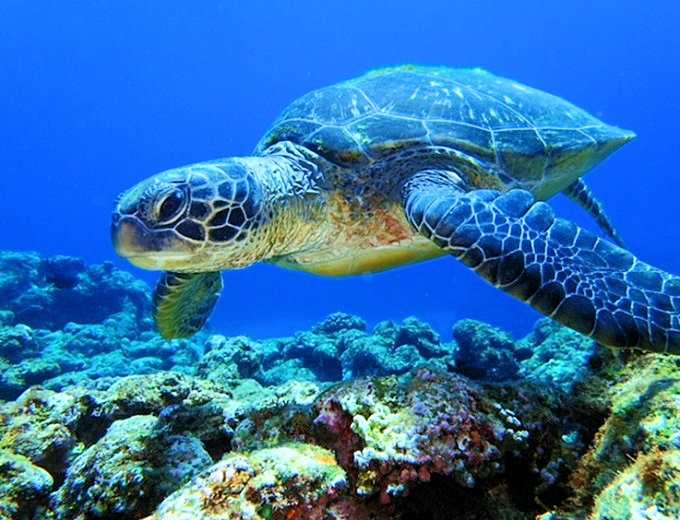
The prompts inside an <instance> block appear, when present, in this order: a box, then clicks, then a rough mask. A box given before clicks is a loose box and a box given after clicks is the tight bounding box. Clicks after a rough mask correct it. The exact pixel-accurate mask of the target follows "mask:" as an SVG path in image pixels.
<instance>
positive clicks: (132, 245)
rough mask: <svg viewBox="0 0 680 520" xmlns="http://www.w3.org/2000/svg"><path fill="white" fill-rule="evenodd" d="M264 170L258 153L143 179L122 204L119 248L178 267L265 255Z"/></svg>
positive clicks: (240, 262) (222, 264)
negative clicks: (260, 171) (261, 251)
mask: <svg viewBox="0 0 680 520" xmlns="http://www.w3.org/2000/svg"><path fill="white" fill-rule="evenodd" d="M256 170H257V159H256V158H234V159H223V160H218V161H210V162H205V163H199V164H195V165H191V166H186V167H183V168H177V169H173V170H168V171H165V172H162V173H159V174H157V175H154V176H153V177H151V178H149V179H146V180H144V181H142V182H140V183H139V184H137V185H136V186H134V187H132V188H131V189H129V190H128V191H126V192H125V193H123V194H122V195H120V197H119V199H118V201H117V203H116V208H115V210H114V212H113V217H112V224H111V238H112V240H113V244H114V247H115V249H116V252H117V253H118V254H119V255H120V256H122V257H124V258H127V259H128V260H130V262H132V263H133V264H135V265H137V266H139V267H142V268H145V269H154V270H165V271H174V272H206V271H217V270H222V269H230V268H236V267H245V266H247V265H250V264H251V263H253V262H255V261H257V260H259V259H260V258H259V257H258V252H257V250H258V247H257V246H258V240H257V235H258V232H259V231H260V228H261V225H262V222H263V212H262V206H263V197H262V190H261V187H260V186H259V183H258V182H257V180H256V178H257V175H256ZM259 242H263V241H262V240H259ZM259 249H261V247H260V248H259Z"/></svg>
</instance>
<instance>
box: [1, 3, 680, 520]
mask: <svg viewBox="0 0 680 520" xmlns="http://www.w3.org/2000/svg"><path fill="white" fill-rule="evenodd" d="M403 63H417V64H426V65H430V64H434V65H447V66H453V67H462V66H478V67H483V68H486V69H488V70H490V71H492V72H494V73H496V74H499V75H502V76H505V77H509V78H512V79H515V80H518V81H520V82H522V83H525V84H527V85H530V86H532V87H536V88H539V89H542V90H544V91H547V92H549V93H552V94H557V95H559V96H562V97H564V98H565V99H567V100H568V101H571V102H573V103H575V104H576V105H578V106H579V107H582V108H584V109H585V110H587V111H589V112H590V113H592V114H593V115H595V116H597V117H599V118H601V119H602V120H603V121H604V122H606V123H609V124H612V125H616V126H620V127H622V128H625V129H629V130H632V131H635V132H636V133H637V134H638V138H637V139H636V140H634V141H633V142H632V143H630V144H627V145H626V146H625V147H623V148H622V149H621V150H620V151H618V152H616V153H615V154H614V155H613V156H612V157H610V158H609V159H608V160H606V161H605V162H604V163H603V164H601V165H600V166H598V167H597V168H596V169H595V170H594V171H593V172H592V173H590V174H588V175H587V177H586V180H587V182H588V184H589V185H590V186H591V188H592V189H593V191H594V193H595V195H596V197H597V198H598V199H600V200H601V201H602V202H603V203H604V205H605V208H606V210H607V212H608V214H609V216H610V217H611V219H612V221H613V222H614V223H615V224H616V226H617V227H618V229H619V231H620V233H621V235H622V236H623V239H624V240H625V242H626V243H627V245H628V247H629V248H630V250H631V251H632V252H633V253H634V254H635V255H636V256H638V257H639V258H640V259H642V260H644V261H646V262H648V263H650V264H652V265H654V266H655V267H659V268H661V269H664V270H666V271H668V272H669V273H674V274H680V255H678V252H679V251H680V245H679V244H680V242H679V238H680V230H679V229H678V227H679V226H678V223H679V219H678V209H677V208H678V202H677V201H678V200H679V199H680V179H679V178H678V166H677V164H678V160H677V150H678V143H680V130H679V129H678V127H679V125H678V121H680V108H679V107H680V103H679V102H678V85H679V84H680V67H679V65H680V7H678V6H677V3H676V2H670V1H667V2H662V1H654V2H632V1H630V2H629V1H592V0H591V1H588V2H586V1H571V2H543V1H517V2H500V1H487V2H463V1H460V2H456V1H449V2H439V1H431V2H403V1H395V2H372V1H364V2H359V1H343V2H330V1H329V2H321V1H315V2H313V1H307V0H298V1H295V2H273V1H271V2H270V1H252V2H227V1H221V2H217V1H192V2H180V1H163V2H161V1H147V2H132V1H126V0H118V1H115V2H114V1H101V2H85V1H82V2H77V1H59V2H57V1H41V2H32V1H14V0H0V165H1V167H2V183H1V185H2V187H1V188H0V195H1V196H0V520H5V519H12V520H15V519H16V520H94V519H104V520H106V519H111V518H116V519H117V520H126V519H129V520H138V519H142V518H144V519H145V520H186V519H187V518H191V519H195V520H219V519H229V520H244V519H250V520H283V519H285V520H489V519H493V520H531V519H535V520H586V519H587V520H630V519H654V520H674V519H677V518H680V398H679V396H680V355H671V354H661V353H651V352H637V351H625V350H618V351H613V350H612V349H608V348H606V347H603V346H602V345H599V344H597V343H596V342H595V341H594V340H593V339H590V338H588V337H585V336H583V335H581V334H579V333H578V332H575V331H574V330H571V329H569V328H566V327H564V326H561V325H559V324H557V323H555V322H553V321H551V320H549V319H547V318H542V317H541V316H539V315H538V314H537V313H536V312H535V311H533V310H531V309H530V308H529V307H527V306H526V305H524V304H522V303H520V302H519V301H516V300H514V299H513V298H511V297H510V296H507V295H505V294H503V293H501V292H500V291H498V290H496V289H494V288H492V287H491V286H489V285H488V284H487V283H486V282H484V281H483V280H482V279H480V278H479V277H478V276H477V275H476V274H475V273H473V272H472V271H470V270H468V269H467V268H465V267H464V266H463V265H461V264H458V263H457V262H456V261H455V260H454V259H452V258H450V257H444V258H440V259H438V260H433V261H429V262H425V263H421V264H417V265H412V266H408V267H402V268H399V269H394V270H391V271H387V272H384V273H380V274H374V275H366V276H360V277H352V278H340V279H328V278H322V277H317V276H313V275H308V274H303V273H297V272H291V271H286V270H283V269H281V268H277V267H274V266H269V265H255V266H252V267H250V268H247V269H243V270H238V271H230V272H228V273H225V274H224V281H225V289H224V291H223V292H222V297H221V299H220V301H219V303H218V305H217V308H216V310H215V313H214V314H213V316H212V318H211V319H210V326H209V327H205V328H204V329H203V330H201V331H200V332H198V333H197V334H196V335H195V336H193V337H191V338H188V339H175V340H171V341H165V340H164V339H163V338H162V337H161V336H160V335H159V334H158V331H157V329H156V327H155V324H154V321H153V318H152V298H151V291H150V288H151V287H152V286H153V284H154V283H155V280H156V278H157V276H158V273H153V272H148V271H143V270H140V269H137V268H134V267H133V266H132V265H130V264H129V263H127V262H126V261H124V260H122V259H119V258H117V257H116V256H115V253H114V251H113V248H112V246H111V243H110V235H109V226H110V218H111V212H112V210H113V206H114V201H115V199H116V197H117V195H118V194H119V193H120V192H121V191H123V190H125V189H127V188H128V187H130V186H132V185H134V184H135V183H137V182H138V181H140V180H141V179H143V178H146V177H149V176H151V175H153V174H154V173H156V172H159V171H161V170H165V169H168V168H172V167H176V166H180V165H185V164H189V163H193V162H197V161H203V160H208V159H213V158H219V157H227V156H238V155H248V154H250V153H251V152H252V150H253V148H254V146H255V143H256V142H257V141H258V140H259V138H260V137H261V136H262V135H263V133H264V132H265V131H266V129H267V128H268V126H269V124H270V123H271V122H272V121H273V120H274V119H275V118H276V116H277V115H278V114H279V113H280V112H281V111H282V110H283V109H284V108H285V107H286V106H287V105H288V104H289V103H290V102H292V101H293V100H295V99H296V98H298V97H299V96H301V95H303V94H305V93H306V92H309V91H310V90H313V89H316V88H319V87H323V86H326V85H329V84H332V83H335V82H339V81H343V80H346V79H349V78H352V77H356V76H358V75H360V74H362V73H364V72H365V71H367V70H369V69H374V68H377V67H382V66H386V65H397V64H403ZM551 204H552V205H553V207H554V208H555V209H556V212H557V213H558V215H560V216H562V217H566V218H568V219H570V220H573V221H575V222H577V223H578V224H579V225H582V226H584V227H587V228H589V229H591V230H594V231H595V232H598V233H599V230H597V228H596V227H595V225H594V222H592V221H591V219H590V218H589V217H587V216H586V215H585V213H584V212H583V211H582V210H581V209H579V208H577V207H576V206H575V204H573V203H571V202H570V201H568V200H566V198H565V197H563V196H558V197H555V198H554V199H552V200H551ZM673 283H677V279H672V280H671V283H670V284H669V287H670V288H669V294H672V288H673V285H672V284H673ZM675 287H676V288H677V285H676V286H675ZM650 294H651V293H650ZM672 298H673V299H672V300H671V302H672V304H673V305H675V309H676V310H677V298H678V297H677V296H672ZM657 303H658V302H657ZM539 318H540V319H539ZM675 318H677V315H674V319H675ZM537 320H538V321H537Z"/></svg>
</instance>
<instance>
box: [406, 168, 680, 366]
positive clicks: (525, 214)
mask: <svg viewBox="0 0 680 520" xmlns="http://www.w3.org/2000/svg"><path fill="white" fill-rule="evenodd" d="M404 196H405V203H406V213H407V214H408V215H409V219H410V220H411V222H412V224H413V225H414V226H415V227H416V229H418V230H419V231H420V232H421V233H422V234H423V235H424V236H427V237H429V238H431V239H432V240H433V241H434V242H435V243H437V244H438V245H439V246H441V247H442V248H443V249H445V250H446V251H448V252H450V253H451V254H453V256H455V257H456V258H458V259H459V260H461V261H462V262H463V263H465V264H466V265H467V266H469V267H470V268H472V269H473V270H474V271H475V272H477V273H478V274H480V275H481V276H483V277H484V278H485V279H486V280H487V281H489V282H490V283H492V284H493V285H495V286H496V287H498V288H500V289H503V290H504V291H506V292H508V293H510V294H512V295H513V296H515V297H517V298H519V299H521V300H523V301H525V302H527V303H528V304H529V305H531V306H532V307H533V308H534V309H536V310H538V311H540V312H542V313H544V314H546V315H548V316H550V317H551V318H552V319H554V320H556V321H558V322H560V323H563V324H564V325H567V326H569V327H571V328H573V329H575V330H577V331H579V332H582V333H583V334H587V335H589V336H591V337H593V338H595V339H596V340H597V341H599V342H600V343H602V344H605V345H611V346H616V347H627V348H640V349H645V350H655V351H661V352H673V353H678V352H680V278H678V277H676V276H673V275H670V274H668V273H665V272H663V271H661V270H659V269H656V268H654V267H652V266H650V265H648V264H645V263H644V262H642V261H640V260H638V259H637V258H636V257H635V256H633V255H632V254H630V253H629V252H628V251H626V250H624V249H621V248H620V247H618V246H615V245H614V244H612V243H610V242H607V241H606V240H603V239H600V238H598V237H596V236H595V235H594V234H592V233H590V232H589V231H586V230H584V229H581V228H579V227H578V226H576V225H575V224H573V223H571V222H569V221H566V220H563V219H559V218H555V215H554V213H553V212H552V210H551V209H550V207H549V206H548V205H547V204H545V203H543V202H538V203H535V199H534V197H533V195H532V194H531V193H529V192H527V191H525V190H511V191H509V192H507V193H501V192H499V191H496V190H477V191H474V192H471V193H467V192H464V191H462V190H461V189H460V188H458V187H456V185H455V183H453V182H452V181H450V180H449V179H447V178H446V177H445V175H444V174H442V173H441V172H428V173H425V174H422V176H421V177H414V179H412V180H411V182H410V184H409V185H407V186H406V187H405V189H404Z"/></svg>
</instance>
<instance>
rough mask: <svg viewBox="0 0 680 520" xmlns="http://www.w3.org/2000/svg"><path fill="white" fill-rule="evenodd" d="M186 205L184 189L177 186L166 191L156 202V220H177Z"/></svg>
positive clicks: (162, 221) (164, 222) (163, 221)
mask: <svg viewBox="0 0 680 520" xmlns="http://www.w3.org/2000/svg"><path fill="white" fill-rule="evenodd" d="M185 206H186V195H185V194H184V191H182V190H181V189H179V188H177V189H174V190H172V191H171V192H169V193H165V194H163V195H161V196H160V197H159V198H158V201H157V202H156V212H155V213H156V220H157V221H158V223H159V224H168V223H170V222H173V221H174V220H177V218H178V217H179V216H180V215H181V214H182V211H183V210H184V208H185Z"/></svg>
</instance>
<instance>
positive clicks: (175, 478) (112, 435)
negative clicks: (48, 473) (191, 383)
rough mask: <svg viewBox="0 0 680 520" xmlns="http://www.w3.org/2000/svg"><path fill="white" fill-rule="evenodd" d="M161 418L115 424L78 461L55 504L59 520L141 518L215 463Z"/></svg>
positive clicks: (146, 417)
mask: <svg viewBox="0 0 680 520" xmlns="http://www.w3.org/2000/svg"><path fill="white" fill-rule="evenodd" d="M157 422H158V419H157V418H156V417H153V416H150V415H136V416H133V417H130V418H128V419H124V420H120V421H115V422H114V423H113V424H112V425H111V426H110V427H109V429H108V431H107V432H106V434H105V435H104V436H103V437H102V438H101V439H99V440H98V441H97V442H96V443H95V444H94V445H92V446H90V447H89V448H88V449H87V450H85V451H84V452H83V453H82V454H81V455H80V456H78V457H77V458H76V459H75V460H74V461H73V464H71V466H70V467H69V469H68V471H67V473H66V479H65V481H64V484H63V485H62V486H61V487H60V488H59V490H58V492H57V493H56V494H55V495H54V498H53V501H52V504H53V507H54V509H55V511H56V513H57V515H58V517H59V518H61V519H77V520H79V519H86V518H90V517H92V516H94V517H106V516H112V515H119V516H128V517H133V516H138V515H143V514H147V513H150V512H151V510H152V509H153V506H154V505H155V504H157V503H158V502H160V500H161V499H162V498H163V497H165V496H167V495H168V494H169V493H170V492H172V491H174V490H175V489H177V488H178V487H179V486H180V485H182V484H183V483H184V482H186V481H188V480H189V479H190V478H191V477H193V476H194V475H195V474H196V473H198V471H199V470H200V469H203V468H204V467H206V466H208V465H209V464H211V463H212V459H211V458H210V456H209V455H208V453H207V452H206V451H205V450H204V449H203V447H202V445H201V443H200V442H199V441H198V440H196V439H195V438H193V437H187V436H181V435H167V434H166V432H164V431H163V429H157V428H156V426H157Z"/></svg>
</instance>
